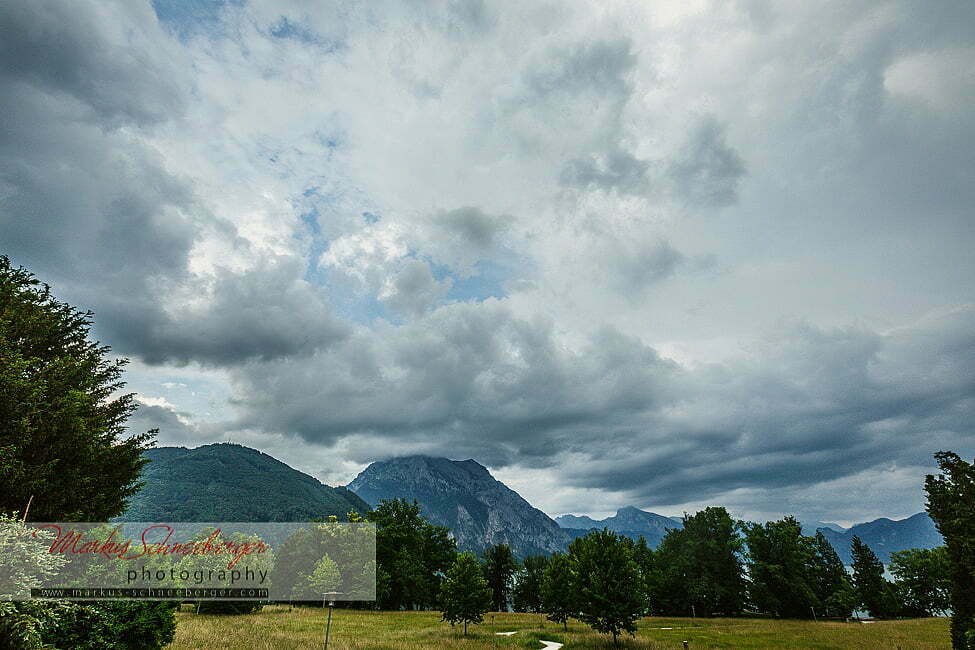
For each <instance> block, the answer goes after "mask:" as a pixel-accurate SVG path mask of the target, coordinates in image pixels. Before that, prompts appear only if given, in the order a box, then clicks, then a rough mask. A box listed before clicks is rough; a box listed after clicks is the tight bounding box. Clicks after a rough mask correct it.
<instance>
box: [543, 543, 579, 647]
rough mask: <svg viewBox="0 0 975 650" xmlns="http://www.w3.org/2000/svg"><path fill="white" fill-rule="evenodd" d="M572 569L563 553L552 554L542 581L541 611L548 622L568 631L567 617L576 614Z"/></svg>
mask: <svg viewBox="0 0 975 650" xmlns="http://www.w3.org/2000/svg"><path fill="white" fill-rule="evenodd" d="M575 596H576V593H575V586H574V584H573V580H572V567H571V566H570V565H569V558H568V556H567V555H565V554H564V553H553V554H552V557H550V558H549V560H548V566H547V567H545V578H544V580H543V581H542V609H543V611H545V613H546V614H547V615H548V616H547V618H548V620H550V621H552V622H555V623H561V624H562V627H563V628H564V629H566V630H567V629H569V624H568V621H569V617H570V616H572V615H573V614H575V613H577V612H578V608H577V607H576V598H575Z"/></svg>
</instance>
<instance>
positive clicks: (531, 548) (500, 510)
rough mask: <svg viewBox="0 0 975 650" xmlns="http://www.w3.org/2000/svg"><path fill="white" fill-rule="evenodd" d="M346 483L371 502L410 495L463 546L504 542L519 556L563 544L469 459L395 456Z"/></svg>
mask: <svg viewBox="0 0 975 650" xmlns="http://www.w3.org/2000/svg"><path fill="white" fill-rule="evenodd" d="M346 487H348V489H350V490H351V491H352V492H354V493H355V494H357V495H358V496H359V497H361V498H362V499H363V500H364V501H366V503H368V504H370V505H371V506H375V505H376V504H378V503H379V501H381V500H382V499H393V498H403V499H407V500H414V499H415V500H416V501H417V502H418V503H419V504H420V507H421V510H422V512H423V514H424V516H426V517H427V518H428V519H429V520H430V521H431V522H433V523H435V524H437V525H441V526H446V527H447V528H448V529H450V531H451V533H452V534H453V536H454V538H455V539H456V540H457V545H458V546H459V547H460V548H461V549H464V550H472V551H475V552H480V551H483V550H484V549H486V548H487V547H488V546H490V545H493V544H499V543H506V544H508V545H509V546H511V548H512V550H513V551H514V552H515V553H516V554H517V555H520V556H525V555H532V554H536V553H552V552H555V551H561V550H564V549H565V547H566V545H567V543H568V537H567V535H566V534H565V533H564V532H562V529H561V528H560V527H559V526H558V524H556V523H555V522H554V521H553V520H552V519H551V518H550V517H549V516H548V515H547V514H545V513H544V512H542V511H541V510H539V509H538V508H535V507H534V506H532V505H531V504H530V503H529V502H528V501H526V500H525V499H524V498H523V497H522V496H521V495H520V494H518V493H517V492H515V491H514V490H512V489H511V488H509V487H508V486H507V485H505V484H504V483H502V482H501V481H498V480H497V479H495V478H494V477H493V476H492V475H491V473H490V471H489V470H488V469H487V468H486V467H484V466H483V465H481V464H480V463H478V462H477V461H475V460H473V459H467V460H450V459H447V458H442V457H435V456H424V455H414V456H399V457H396V458H391V459H388V460H384V461H377V462H375V463H372V464H370V465H369V466H368V467H366V469H364V470H363V471H362V472H361V473H360V474H359V475H358V476H356V478H355V479H353V480H352V482H350V483H349V484H348V485H347V486H346Z"/></svg>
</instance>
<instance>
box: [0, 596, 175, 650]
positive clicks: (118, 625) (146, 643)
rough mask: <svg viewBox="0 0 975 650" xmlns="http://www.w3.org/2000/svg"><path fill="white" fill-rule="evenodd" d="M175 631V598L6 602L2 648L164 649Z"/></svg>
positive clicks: (0, 620)
mask: <svg viewBox="0 0 975 650" xmlns="http://www.w3.org/2000/svg"><path fill="white" fill-rule="evenodd" d="M175 635H176V604H175V603H169V602H153V601H133V602H99V603H96V602H86V603H72V602H66V601H45V602H18V603H0V648H5V649H9V650H36V649H39V648H52V647H53V648H64V649H67V648H71V649H72V650H158V649H159V648H162V647H163V646H165V645H166V644H168V643H170V642H171V641H172V640H173V637H174V636H175Z"/></svg>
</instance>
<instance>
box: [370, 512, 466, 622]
mask: <svg viewBox="0 0 975 650" xmlns="http://www.w3.org/2000/svg"><path fill="white" fill-rule="evenodd" d="M367 518H368V519H369V521H372V522H374V523H375V524H376V563H377V572H376V576H377V581H378V584H377V587H380V588H378V589H377V594H376V596H377V605H378V606H379V607H380V608H382V609H402V608H411V607H433V606H435V605H436V603H437V595H438V593H439V591H440V585H441V582H442V580H443V576H444V574H445V573H446V572H447V569H449V568H450V566H451V565H452V564H453V562H454V559H455V558H456V555H457V544H456V542H454V540H453V539H452V538H451V537H450V531H448V530H447V529H446V528H445V527H443V526H434V525H433V524H431V523H429V522H428V521H427V520H426V519H425V518H424V517H423V516H422V515H421V514H420V505H419V504H418V503H417V502H416V501H413V502H412V503H410V502H408V501H406V499H392V500H386V499H384V500H382V501H380V503H379V505H378V506H377V507H376V509H375V510H373V511H372V512H370V513H369V515H368V517H367Z"/></svg>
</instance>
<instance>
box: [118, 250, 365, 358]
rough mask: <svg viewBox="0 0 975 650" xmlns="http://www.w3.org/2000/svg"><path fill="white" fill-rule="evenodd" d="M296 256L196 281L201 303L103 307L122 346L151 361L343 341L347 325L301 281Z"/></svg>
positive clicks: (278, 352) (255, 354) (274, 353)
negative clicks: (161, 306)
mask: <svg viewBox="0 0 975 650" xmlns="http://www.w3.org/2000/svg"><path fill="white" fill-rule="evenodd" d="M301 270H302V269H301V266H300V264H299V262H298V261H297V260H294V259H290V258H282V259H280V260H276V261H274V262H272V263H268V264H266V265H262V266H259V267H257V268H253V269H250V270H247V271H245V272H241V273H230V272H228V271H220V272H218V273H217V275H216V277H215V278H213V279H212V280H211V281H209V282H206V283H204V284H203V285H195V284H190V285H189V286H190V287H192V288H193V289H194V293H195V294H197V295H193V296H192V297H193V298H194V299H198V300H201V303H202V304H200V305H197V306H195V305H193V304H192V303H191V304H187V305H177V306H174V307H170V308H168V309H166V310H161V309H159V308H158V307H157V308H153V305H152V304H151V302H149V301H146V302H145V303H143V304H142V305H141V307H143V309H142V310H136V309H133V305H132V302H131V300H130V299H128V298H124V299H122V300H118V301H114V302H111V303H109V304H108V305H106V306H105V307H103V312H102V315H106V316H108V317H109V319H110V320H111V321H112V322H114V323H115V326H114V329H113V333H114V335H115V338H114V339H113V340H114V341H116V342H117V343H118V345H119V348H120V349H137V350H139V355H140V356H141V357H142V358H143V360H144V361H145V362H146V363H150V364H154V363H175V364H185V363H190V362H198V363H201V364H204V365H212V366H232V365H235V364H239V363H243V362H245V361H251V360H270V359H279V358H282V357H288V356H291V355H296V354H299V353H302V352H308V351H311V350H315V349H317V348H319V347H321V346H327V345H329V344H331V343H333V342H336V341H338V340H341V339H342V338H343V337H344V336H345V335H346V328H345V326H344V325H342V324H340V323H339V322H338V321H336V320H335V319H334V318H333V317H332V316H331V314H330V312H329V310H328V309H327V307H326V306H325V297H324V295H323V294H322V292H321V290H320V289H316V288H315V287H312V286H311V285H310V284H308V283H307V282H305V281H303V280H301V279H300V276H301Z"/></svg>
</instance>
